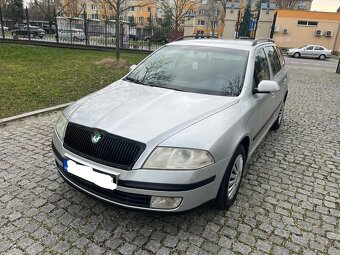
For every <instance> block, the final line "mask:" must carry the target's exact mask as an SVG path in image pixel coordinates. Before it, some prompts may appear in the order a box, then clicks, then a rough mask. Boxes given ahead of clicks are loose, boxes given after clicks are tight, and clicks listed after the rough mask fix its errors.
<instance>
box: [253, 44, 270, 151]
mask: <svg viewBox="0 0 340 255" xmlns="http://www.w3.org/2000/svg"><path fill="white" fill-rule="evenodd" d="M262 80H270V69H269V63H268V59H267V56H266V54H265V52H264V49H263V48H259V49H257V50H256V52H255V58H254V74H253V92H252V96H251V97H252V103H253V111H252V113H251V117H250V119H249V132H250V134H251V136H252V140H253V141H252V142H253V143H254V145H255V146H254V147H256V146H257V144H258V143H259V142H260V141H261V139H260V138H261V137H262V135H263V134H264V131H265V128H266V124H267V123H268V120H270V117H271V112H272V108H271V105H272V95H271V94H267V93H255V89H256V88H257V86H258V85H259V83H260V82H261V81H262Z"/></svg>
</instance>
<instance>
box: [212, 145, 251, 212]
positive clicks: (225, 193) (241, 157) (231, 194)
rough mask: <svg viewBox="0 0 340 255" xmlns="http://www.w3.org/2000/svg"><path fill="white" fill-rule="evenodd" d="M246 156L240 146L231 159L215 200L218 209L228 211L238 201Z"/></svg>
mask: <svg viewBox="0 0 340 255" xmlns="http://www.w3.org/2000/svg"><path fill="white" fill-rule="evenodd" d="M245 154H246V153H245V150H244V147H243V145H242V144H240V145H239V146H238V147H237V149H236V151H235V153H234V155H233V156H232V157H231V159H230V162H229V164H228V167H227V170H226V172H225V174H224V176H223V179H222V182H221V185H220V188H219V190H218V194H217V197H216V199H215V203H216V207H217V208H218V209H222V210H225V209H228V208H229V207H230V206H232V205H233V203H234V202H235V200H236V197H237V194H238V190H239V188H240V184H241V180H242V176H243V170H244V164H245V162H246V161H245V159H246V155H245ZM229 190H230V191H229Z"/></svg>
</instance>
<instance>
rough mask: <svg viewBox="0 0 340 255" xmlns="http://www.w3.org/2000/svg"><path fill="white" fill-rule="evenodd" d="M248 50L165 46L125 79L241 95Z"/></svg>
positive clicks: (159, 85) (139, 82)
mask: <svg viewBox="0 0 340 255" xmlns="http://www.w3.org/2000/svg"><path fill="white" fill-rule="evenodd" d="M247 59H248V51H245V50H235V49H226V48H216V47H204V46H192V45H190V46H178V45H169V46H165V47H163V48H162V49H160V50H159V51H157V52H155V53H154V54H153V55H151V56H150V57H149V58H147V59H146V60H145V61H144V62H143V63H142V64H140V65H139V66H138V67H137V68H136V69H134V70H133V71H132V72H131V73H130V74H129V75H128V76H127V77H126V78H125V80H129V81H132V82H134V83H137V84H142V85H147V86H155V87H162V88H168V89H173V90H179V91H186V92H194V93H202V94H210V95H220V96H238V95H239V94H240V93H241V90H242V87H243V82H244V75H245V68H246V63H247Z"/></svg>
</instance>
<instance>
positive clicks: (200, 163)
mask: <svg viewBox="0 0 340 255" xmlns="http://www.w3.org/2000/svg"><path fill="white" fill-rule="evenodd" d="M213 163H214V159H213V157H212V156H211V155H210V153H209V152H208V151H205V150H197V149H184V148H169V147H158V148H156V150H154V152H153V153H152V154H151V156H150V157H149V158H148V159H147V160H146V162H145V164H144V166H143V168H148V169H188V170H189V169H198V168H202V167H205V166H208V165H210V164H213Z"/></svg>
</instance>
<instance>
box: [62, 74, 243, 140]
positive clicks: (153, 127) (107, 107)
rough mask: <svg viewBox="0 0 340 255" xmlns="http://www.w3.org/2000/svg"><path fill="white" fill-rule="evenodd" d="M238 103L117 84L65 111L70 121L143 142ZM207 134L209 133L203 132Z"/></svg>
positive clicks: (119, 82)
mask: <svg viewBox="0 0 340 255" xmlns="http://www.w3.org/2000/svg"><path fill="white" fill-rule="evenodd" d="M238 101H239V99H238V98H236V97H223V96H212V95H205V94H197V93H188V92H180V91H174V90H170V89H164V88H157V87H149V86H143V85H137V84H134V83H130V82H126V81H122V80H120V81H118V82H116V83H113V84H112V85H110V86H108V87H106V88H104V89H102V90H100V91H98V92H96V93H94V94H92V95H90V96H88V97H86V98H84V99H82V100H80V101H78V102H76V103H75V104H73V105H71V106H70V107H69V108H68V109H66V110H65V115H66V117H68V119H69V121H70V122H74V123H78V124H81V125H84V126H88V127H93V128H96V129H101V130H105V131H107V132H109V133H112V134H115V135H119V136H122V137H126V138H130V139H133V140H136V141H140V142H143V143H149V142H152V141H156V142H157V143H159V142H161V141H163V140H165V139H166V138H168V137H169V136H171V135H173V134H175V133H176V132H178V131H180V130H182V129H184V128H186V127H188V126H190V125H192V124H194V123H195V122H197V121H200V120H202V119H203V118H206V117H208V116H210V115H212V114H214V113H216V112H218V111H220V110H222V109H225V108H227V107H230V106H231V105H233V104H236V103H237V102H238ZM207 132H209V131H207Z"/></svg>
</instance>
